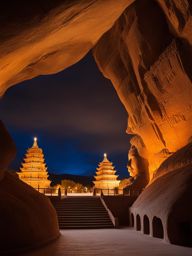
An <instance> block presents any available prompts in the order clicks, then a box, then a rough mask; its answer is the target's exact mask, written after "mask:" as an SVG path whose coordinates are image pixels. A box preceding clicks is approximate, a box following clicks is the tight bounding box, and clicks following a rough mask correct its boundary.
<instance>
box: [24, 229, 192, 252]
mask: <svg viewBox="0 0 192 256" xmlns="http://www.w3.org/2000/svg"><path fill="white" fill-rule="evenodd" d="M23 255H25V256H41V255H43V256H68V255H74V256H76V255H78V256H82V255H83V256H84V255H85V256H86V255H87V256H91V255H105V256H113V255H118V256H120V255H123V256H126V255H128V256H129V255H130V256H140V255H142V256H145V255H146V256H149V255H151V256H165V255H166V256H188V255H190V256H191V255H192V248H186V247H180V246H176V245H171V244H168V243H166V242H164V241H163V240H161V239H156V238H152V237H150V236H147V235H143V234H141V233H140V232H137V231H134V230H131V229H101V230H66V231H61V237H60V238H59V239H58V240H57V241H56V242H54V243H52V244H51V245H49V246H46V247H44V248H42V249H39V250H36V251H33V252H32V253H27V254H23Z"/></svg>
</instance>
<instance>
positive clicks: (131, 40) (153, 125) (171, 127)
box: [94, 0, 192, 177]
mask: <svg viewBox="0 0 192 256" xmlns="http://www.w3.org/2000/svg"><path fill="white" fill-rule="evenodd" d="M191 8H192V3H191V2H190V1H187V0H185V1H177V0H173V1H172V0H168V1H163V0H162V1H161V0H160V1H150V0H142V1H135V2H134V3H133V4H132V5H131V6H129V7H128V8H127V9H126V10H125V12H124V13H123V14H122V16H121V17H120V18H119V19H118V21H117V22H116V23H115V24H114V26H113V27H112V28H111V30H110V31H108V32H107V33H105V34H104V35H103V37H102V38H101V39H100V40H99V42H98V43H97V45H96V46H95V48H94V56H95V59H96V62H97V64H98V66H99V68H100V70H101V71H102V72H103V74H104V75H105V76H106V77H107V78H109V79H110V80H111V81H112V83H113V85H114V87H115V89H116V91H117V93H118V95H119V97H120V99H121V101H122V103H123V104H124V106H125V108H126V110H127V112H128V116H129V117H128V128H127V132H128V133H129V134H133V135H135V134H136V135H137V137H139V138H140V140H141V141H142V142H143V144H144V145H145V148H146V150H145V151H146V153H145V157H146V155H147V157H146V158H147V159H148V161H149V170H150V174H151V177H152V175H153V172H154V171H155V170H156V169H157V168H158V167H159V165H160V163H161V162H162V161H164V159H166V158H167V157H168V156H169V155H170V154H172V153H173V152H175V151H177V150H178V149H180V148H181V147H183V146H184V145H186V144H187V143H188V142H189V141H190V140H191V135H192V132H191V127H192V116H191V100H190V99H191V96H192V82H191V78H192V76H191V75H192V72H191V69H190V67H191V56H192V55H191V53H192V52H191V51H192V47H191V29H189V28H190V27H191ZM135 146H136V147H138V151H139V152H140V154H141V155H143V152H142V151H143V147H142V148H141V147H140V146H139V145H135Z"/></svg>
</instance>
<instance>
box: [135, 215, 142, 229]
mask: <svg viewBox="0 0 192 256" xmlns="http://www.w3.org/2000/svg"><path fill="white" fill-rule="evenodd" d="M136 230H137V231H140V230H141V218H140V216H139V214H137V216H136Z"/></svg>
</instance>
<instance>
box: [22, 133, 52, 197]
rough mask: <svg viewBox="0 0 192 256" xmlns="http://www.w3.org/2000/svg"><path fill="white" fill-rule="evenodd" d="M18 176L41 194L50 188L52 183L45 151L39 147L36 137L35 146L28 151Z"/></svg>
mask: <svg viewBox="0 0 192 256" xmlns="http://www.w3.org/2000/svg"><path fill="white" fill-rule="evenodd" d="M18 175H19V178H20V179H21V180H22V181H24V182H26V183H27V184H28V185H30V186H32V187H33V188H35V189H37V190H39V191H40V192H43V189H45V188H49V187H50V183H51V181H50V180H48V172H47V167H46V164H45V160H44V154H43V150H42V149H41V148H39V147H38V144H37V138H36V137H35V138H34V142H33V146H32V147H31V148H29V149H28V150H27V153H26V155H25V158H24V162H23V163H22V167H21V168H20V172H18Z"/></svg>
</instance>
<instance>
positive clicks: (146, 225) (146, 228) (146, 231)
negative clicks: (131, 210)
mask: <svg viewBox="0 0 192 256" xmlns="http://www.w3.org/2000/svg"><path fill="white" fill-rule="evenodd" d="M143 233H144V234H146V235H149V234H150V222H149V218H148V217H147V215H144V217H143Z"/></svg>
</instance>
